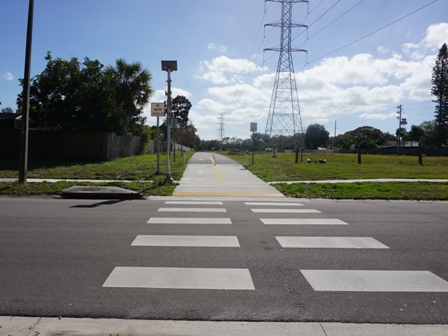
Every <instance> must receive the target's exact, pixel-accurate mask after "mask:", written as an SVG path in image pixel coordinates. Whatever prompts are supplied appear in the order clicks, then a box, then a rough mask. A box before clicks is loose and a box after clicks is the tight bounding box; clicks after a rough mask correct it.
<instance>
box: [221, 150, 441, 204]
mask: <svg viewBox="0 0 448 336" xmlns="http://www.w3.org/2000/svg"><path fill="white" fill-rule="evenodd" d="M222 154H224V155H226V156H228V157H230V158H232V159H234V160H236V161H238V162H240V163H241V164H242V165H246V155H245V154H244V153H237V154H233V153H232V154H229V153H222ZM302 158H303V162H302V163H300V159H301V158H300V155H299V163H298V164H296V163H295V154H294V153H278V155H277V157H275V158H273V157H272V153H256V154H255V160H254V161H255V162H254V164H252V157H251V155H249V160H248V162H249V165H248V169H249V170H250V171H251V172H252V173H254V174H255V175H257V176H258V177H259V178H261V179H262V180H264V181H266V182H274V181H319V180H349V179H379V178H406V179H447V180H448V157H423V165H420V164H419V162H418V157H415V156H395V155H369V154H367V155H362V157H361V164H358V156H357V155H356V154H335V153H303V156H302ZM307 159H310V160H311V163H307ZM319 160H326V163H325V164H323V163H319ZM274 186H275V187H276V188H277V189H278V190H280V191H281V192H282V193H283V194H285V195H287V196H290V197H305V198H334V199H344V198H352V199H416V200H448V183H427V182H412V183H406V182H393V183H392V182H387V183H386V182H383V183H379V182H362V183H341V184H335V183H319V184H318V183H311V184H304V183H293V184H286V183H283V184H275V185H274Z"/></svg>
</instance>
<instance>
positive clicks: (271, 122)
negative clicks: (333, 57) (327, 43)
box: [264, 0, 308, 136]
mask: <svg viewBox="0 0 448 336" xmlns="http://www.w3.org/2000/svg"><path fill="white" fill-rule="evenodd" d="M268 1H271V2H279V3H281V6H282V9H281V10H282V16H281V20H280V21H279V22H275V23H268V24H265V27H266V26H272V27H279V28H281V33H280V47H278V48H266V49H264V50H265V51H277V52H279V53H280V55H279V58H278V65H277V73H276V76H275V82H274V87H273V90H272V96H271V105H270V107H269V115H268V120H267V122H266V131H265V133H266V134H268V135H269V136H273V135H285V136H294V135H295V134H297V133H299V134H303V127H302V117H301V115H300V107H299V97H298V94H297V86H296V77H295V73H294V65H293V59H292V53H293V52H306V50H304V49H299V48H294V47H293V46H292V45H291V31H292V28H308V27H307V26H306V25H303V24H300V23H294V22H293V20H292V12H293V6H294V5H295V4H297V3H308V0H265V2H268Z"/></svg>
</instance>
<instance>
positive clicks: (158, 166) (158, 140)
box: [156, 117, 160, 174]
mask: <svg viewBox="0 0 448 336" xmlns="http://www.w3.org/2000/svg"><path fill="white" fill-rule="evenodd" d="M159 173H160V128H159V117H157V171H156V174H159Z"/></svg>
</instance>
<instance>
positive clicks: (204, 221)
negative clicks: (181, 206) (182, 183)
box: [148, 217, 232, 225]
mask: <svg viewBox="0 0 448 336" xmlns="http://www.w3.org/2000/svg"><path fill="white" fill-rule="evenodd" d="M148 224H217V225H221V224H224V225H226V224H232V221H231V220H230V218H200V217H199V218H177V217H173V218H168V217H151V218H150V219H149V220H148Z"/></svg>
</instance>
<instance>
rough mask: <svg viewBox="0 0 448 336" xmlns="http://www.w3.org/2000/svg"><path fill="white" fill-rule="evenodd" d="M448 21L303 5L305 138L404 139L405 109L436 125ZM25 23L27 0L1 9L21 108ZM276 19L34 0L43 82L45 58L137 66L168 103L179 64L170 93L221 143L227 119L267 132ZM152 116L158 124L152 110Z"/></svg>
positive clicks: (228, 8)
mask: <svg viewBox="0 0 448 336" xmlns="http://www.w3.org/2000/svg"><path fill="white" fill-rule="evenodd" d="M426 5H427V6H426ZM424 6H426V7H424ZM422 7H424V8H422ZM414 11H415V13H413V14H411V15H409V16H408V14H410V13H412V12H414ZM447 13H448V1H447V0H438V1H434V0H310V1H309V5H307V4H296V5H295V6H294V20H295V21H296V22H299V23H303V24H306V25H308V26H309V28H308V32H306V31H304V30H294V31H293V37H294V41H293V44H294V45H295V46H296V47H299V48H303V49H306V50H308V53H307V55H306V54H305V53H298V54H295V55H294V68H295V72H296V80H297V86H298V95H299V100H300V102H301V104H300V109H301V116H302V123H303V126H304V128H306V127H307V126H308V125H310V124H313V123H319V124H322V125H324V126H325V128H326V129H327V130H328V131H329V132H330V134H331V135H333V133H334V126H335V122H336V123H337V131H336V132H337V134H340V133H344V132H346V131H350V130H353V129H355V128H357V127H360V126H372V127H376V128H379V129H381V130H382V131H383V132H390V133H395V130H396V129H397V127H398V120H397V119H396V111H397V106H398V105H400V104H401V105H402V106H403V117H405V118H407V121H408V125H407V127H408V129H409V128H410V126H411V125H413V124H415V125H418V124H420V123H422V122H423V121H427V120H432V119H433V114H434V104H433V103H432V102H431V99H432V97H431V96H430V90H431V71H432V67H433V66H434V59H435V55H436V54H437V52H438V49H439V48H440V47H441V45H442V44H443V43H444V42H447V43H448V20H447ZM27 15H28V0H1V2H0V31H1V33H0V46H1V52H0V101H1V102H2V105H0V108H5V107H12V108H13V109H15V108H16V105H15V101H16V98H17V94H18V93H19V92H20V90H21V88H20V87H19V85H18V79H19V78H21V77H23V67H24V58H25V38H26V22H27ZM279 19H280V5H279V4H278V3H273V2H267V3H265V2H264V1H263V0H225V1H218V0H127V1H123V0H70V1H68V0H45V1H44V0H35V12H34V30H33V49H32V66H31V71H32V75H36V74H39V73H41V72H42V70H43V69H44V68H45V64H46V62H45V59H44V57H45V55H46V52H47V51H51V53H52V55H53V57H60V58H63V59H70V58H72V57H77V58H79V59H80V60H83V58H84V57H89V58H90V59H98V60H99V61H100V62H101V63H103V64H105V65H109V64H113V63H114V62H115V60H116V59H118V58H124V59H126V60H127V61H129V62H132V61H139V62H141V63H142V64H143V66H144V67H145V68H147V69H148V70H149V71H150V72H151V73H152V76H153V79H152V86H153V88H154V89H155V93H154V95H153V97H152V98H151V101H152V102H159V101H163V100H164V96H163V95H164V88H165V84H166V83H165V81H166V73H165V72H163V71H162V70H161V65H160V61H161V60H164V59H165V60H171V59H175V60H177V61H178V71H177V72H174V73H173V75H172V80H173V82H172V86H173V94H174V95H178V94H181V95H185V96H186V97H187V98H188V99H189V100H190V101H191V102H192V104H193V107H192V109H191V111H190V119H191V120H192V121H193V123H194V125H195V126H196V127H197V129H198V135H199V136H200V137H201V138H202V139H207V140H208V139H216V138H217V137H218V132H217V129H218V114H219V113H225V117H224V123H225V126H224V131H225V136H227V137H231V138H232V137H238V138H243V139H245V138H248V137H249V136H250V133H251V132H250V128H249V125H250V123H251V122H257V123H258V131H261V132H264V129H265V125H266V119H267V116H268V112H269V103H270V97H271V93H272V86H273V83H274V77H275V71H276V68H277V60H278V54H276V53H273V52H265V53H263V49H264V48H269V47H275V46H278V45H279V38H280V29H278V28H275V29H272V28H271V27H266V29H265V28H264V24H266V23H270V22H274V21H277V20H279ZM394 21H397V22H395V23H393V22H394ZM381 28H382V29H381ZM376 31H377V32H376ZM358 40H359V41H358ZM356 41H357V42H356ZM145 113H146V114H147V115H148V121H147V123H148V124H149V125H154V124H155V123H156V120H155V118H152V117H150V116H149V106H148V108H146V109H145Z"/></svg>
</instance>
